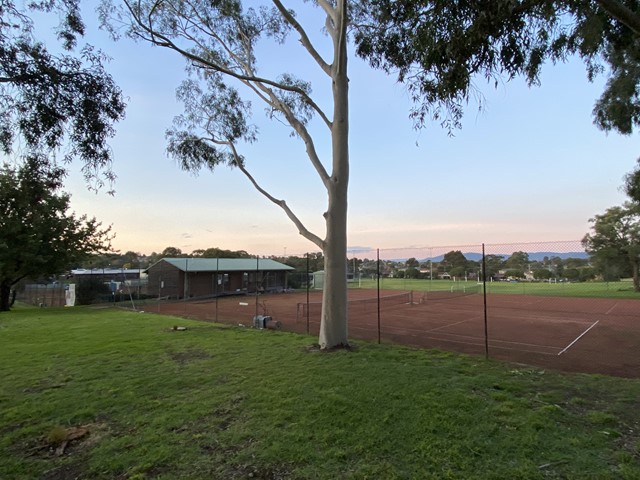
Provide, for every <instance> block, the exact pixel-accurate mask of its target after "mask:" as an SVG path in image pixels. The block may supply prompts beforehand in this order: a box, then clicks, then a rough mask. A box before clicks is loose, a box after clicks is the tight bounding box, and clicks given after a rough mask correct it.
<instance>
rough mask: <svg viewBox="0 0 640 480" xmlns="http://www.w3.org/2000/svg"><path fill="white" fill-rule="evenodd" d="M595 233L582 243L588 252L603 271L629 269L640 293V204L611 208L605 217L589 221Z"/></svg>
mask: <svg viewBox="0 0 640 480" xmlns="http://www.w3.org/2000/svg"><path fill="white" fill-rule="evenodd" d="M589 221H590V222H591V223H592V224H593V225H592V227H591V229H592V233H588V234H587V235H585V237H584V238H583V240H582V243H583V245H584V247H585V249H586V251H587V252H588V253H589V254H591V255H592V257H593V258H594V260H595V263H596V265H597V266H599V269H600V272H601V273H603V274H604V275H605V276H607V277H610V276H611V275H612V272H611V270H604V269H603V267H602V265H607V266H608V267H609V269H611V268H614V269H615V268H616V267H618V266H620V267H622V268H624V267H627V268H628V269H629V271H630V272H631V274H632V276H633V284H634V288H635V289H636V291H638V292H640V278H639V276H640V275H639V268H640V205H637V204H633V203H625V204H624V205H623V206H616V207H611V208H608V209H607V210H606V211H605V212H604V213H603V214H600V215H596V216H595V217H593V218H592V219H590V220H589Z"/></svg>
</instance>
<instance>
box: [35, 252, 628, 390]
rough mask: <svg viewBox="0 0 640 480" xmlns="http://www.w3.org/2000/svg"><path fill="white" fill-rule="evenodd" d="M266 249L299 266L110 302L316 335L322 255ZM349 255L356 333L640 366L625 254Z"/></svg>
mask: <svg viewBox="0 0 640 480" xmlns="http://www.w3.org/2000/svg"><path fill="white" fill-rule="evenodd" d="M269 258H270V259H273V260H276V261H278V262H281V263H284V264H287V265H289V266H291V267H293V268H294V270H293V271H289V272H287V275H286V277H283V278H278V279H277V280H274V279H275V278H276V277H275V276H272V278H270V277H269V275H262V274H260V273H259V272H247V274H246V275H245V276H246V277H247V278H246V279H245V280H246V288H244V289H241V290H238V289H232V288H226V287H225V288H221V287H220V285H221V282H222V285H223V286H224V285H226V284H225V283H224V282H230V281H231V280H232V279H226V280H225V279H224V276H223V275H222V274H219V272H218V273H215V274H214V273H212V274H210V276H211V279H209V280H206V282H205V283H207V282H208V283H207V285H209V283H211V284H212V285H213V287H211V288H214V290H212V291H213V292H216V294H209V295H200V296H194V295H184V297H183V298H179V297H180V296H179V295H168V294H167V292H169V290H171V289H172V288H173V289H174V290H176V291H177V289H178V287H180V288H182V286H183V285H184V280H180V279H179V278H178V277H175V278H173V277H170V276H167V275H163V277H162V278H163V280H162V282H163V283H162V284H158V285H145V286H141V285H135V286H134V287H131V286H129V287H128V288H129V291H128V292H125V290H123V289H120V290H118V291H117V294H116V293H115V292H113V291H111V292H110V295H111V297H109V298H108V299H103V301H111V302H113V304H114V305H118V306H122V307H126V308H135V309H137V310H144V311H148V312H154V313H166V314H172V315H178V316H184V317H189V318H194V319H200V320H207V321H216V322H223V323H228V324H233V325H239V326H243V327H258V328H267V329H269V328H274V329H283V330H287V331H292V332H298V333H303V334H309V335H313V336H316V335H317V334H318V331H319V325H320V320H321V310H322V309H321V302H322V295H323V293H322V286H323V283H324V265H323V258H322V255H321V254H319V253H317V252H314V253H305V254H300V255H289V256H287V257H284V256H277V255H274V256H272V257H269ZM256 260H257V259H256ZM347 260H348V261H347V272H346V275H347V283H348V287H349V304H348V319H349V334H350V337H351V338H352V339H354V340H359V339H360V340H371V341H378V342H381V343H384V342H393V343H399V344H404V345H413V346H418V347H429V348H438V349H442V350H448V351H457V352H463V353H470V354H474V355H478V356H484V357H489V358H495V359H501V360H508V361H512V362H516V363H523V364H528V365H538V366H542V367H551V368H556V369H562V370H567V371H581V372H598V373H607V374H614V375H620V376H627V377H640V293H639V292H637V291H636V289H635V288H634V283H633V281H632V279H631V278H630V276H631V271H632V269H631V267H630V265H625V264H624V262H621V261H619V259H618V260H616V261H612V262H607V261H603V260H602V259H596V258H593V257H591V256H590V255H589V254H587V253H586V252H585V251H584V249H583V247H582V244H581V242H580V241H562V242H538V243H509V244H507V243H505V244H484V245H483V244H475V245H474V244H462V245H451V246H437V247H422V248H397V249H373V248H371V249H366V248H358V249H351V250H349V252H348V258H347ZM165 273H166V272H165ZM252 275H254V276H253V277H252ZM207 278H209V277H207ZM216 279H218V281H217V282H216ZM270 282H271V283H273V285H271V283H270ZM129 283H131V284H133V283H135V281H133V280H132V281H131V282H129ZM216 283H217V286H216ZM123 285H124V283H123ZM194 285H195V284H194ZM265 285H268V286H270V287H269V288H265ZM271 287H274V288H271ZM27 292H28V293H27ZM56 292H57V293H56ZM107 294H109V292H107ZM24 295H25V296H26V297H27V298H28V299H29V300H28V301H29V303H32V304H36V305H37V304H42V305H52V306H54V305H63V304H64V290H63V287H57V290H56V289H54V288H49V287H43V286H37V287H34V288H30V289H28V290H26V291H25V292H24Z"/></svg>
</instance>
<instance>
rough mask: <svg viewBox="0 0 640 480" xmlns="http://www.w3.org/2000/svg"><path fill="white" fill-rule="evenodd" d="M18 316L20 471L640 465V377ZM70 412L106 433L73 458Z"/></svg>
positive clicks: (15, 419)
mask: <svg viewBox="0 0 640 480" xmlns="http://www.w3.org/2000/svg"><path fill="white" fill-rule="evenodd" d="M175 325H180V326H185V327H186V328H187V330H186V331H183V332H176V331H173V330H172V327H173V326H175ZM2 332H3V334H2V336H0V376H1V377H2V379H3V384H2V393H1V394H0V395H1V398H2V402H3V408H2V409H1V410H0V431H2V432H3V435H1V436H0V449H2V451H3V461H2V462H0V477H2V478H13V479H19V478H24V479H27V478H91V479H95V480H104V479H114V478H130V479H133V478H194V479H195V478H219V479H246V478H272V479H276V478H290V479H306V478H314V479H318V480H322V479H345V478H380V479H392V478H425V479H427V478H447V477H448V478H465V479H481V478H482V479H484V478H494V479H498V478H522V479H542V478H598V479H602V480H609V479H611V480H612V479H616V480H630V479H634V478H638V475H640V464H639V463H638V446H639V444H638V442H640V438H639V434H638V432H639V429H638V417H637V411H638V408H640V404H639V403H638V402H639V401H640V381H638V380H632V379H620V378H613V377H606V376H602V375H569V374H558V373H554V372H552V371H548V370H547V371H543V370H539V369H536V368H530V367H524V366H522V365H515V366H514V365H508V364H502V363H498V362H493V361H484V360H482V359H479V358H474V357H470V356H463V355H456V354H448V353H442V352H438V351H430V350H418V349H411V348H401V347H398V346H393V345H375V344H371V343H361V344H360V345H359V348H358V349H357V350H356V351H354V352H344V351H342V352H334V353H332V354H331V357H330V358H329V357H327V355H323V354H317V353H313V352H309V351H308V350H307V349H306V348H305V347H306V346H307V345H308V344H309V337H304V336H298V335H293V334H287V333H282V332H265V331H257V330H253V329H240V328H229V327H222V326H220V325H213V324H210V323H206V322H205V323H203V322H196V321H192V320H187V319H177V318H175V317H165V316H152V315H150V314H148V313H147V314H141V313H130V312H123V311H120V310H116V309H103V310H99V311H96V310H90V309H86V308H73V309H46V310H42V309H16V310H15V311H13V312H11V313H10V314H9V316H8V317H7V318H6V319H5V320H4V321H3V330H2ZM18 353H19V354H18ZM265 353H267V354H265ZM132 359H135V361H132ZM329 365H330V367H331V368H328V366H329ZM347 417H348V425H347V424H345V418H347ZM56 426H63V427H65V428H70V427H81V426H84V427H85V428H87V429H89V431H90V434H89V435H88V436H87V437H84V438H83V439H79V440H77V441H74V442H71V443H70V445H69V448H68V451H67V453H66V454H65V455H63V456H60V457H57V456H55V455H53V454H52V453H51V451H50V450H49V448H48V447H49V441H48V439H47V437H48V436H49V435H50V433H51V432H52V429H53V428H55V427H56Z"/></svg>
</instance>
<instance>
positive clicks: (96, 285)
mask: <svg viewBox="0 0 640 480" xmlns="http://www.w3.org/2000/svg"><path fill="white" fill-rule="evenodd" d="M110 297H111V290H110V289H109V286H108V285H107V284H106V283H104V281H103V279H102V278H99V277H95V278H92V277H89V278H86V279H82V280H81V281H78V283H77V287H76V305H91V304H92V303H104V301H105V299H106V298H109V299H110Z"/></svg>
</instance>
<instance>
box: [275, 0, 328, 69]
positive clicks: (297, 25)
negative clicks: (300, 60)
mask: <svg viewBox="0 0 640 480" xmlns="http://www.w3.org/2000/svg"><path fill="white" fill-rule="evenodd" d="M272 1H273V3H274V4H275V6H276V7H277V8H278V10H279V11H280V14H281V15H282V16H283V17H284V19H285V20H286V21H287V23H289V25H291V26H292V27H293V28H295V30H296V31H297V32H298V34H299V35H300V43H301V44H302V46H303V47H304V48H305V49H306V50H307V51H308V52H309V54H310V55H311V57H312V58H313V59H314V60H315V61H316V63H317V64H318V65H319V66H320V68H321V69H322V71H323V72H324V73H326V74H327V75H329V76H331V66H330V65H329V64H328V63H327V62H326V61H325V60H324V59H323V58H322V56H321V55H320V54H319V53H318V51H317V50H316V49H315V48H314V46H313V44H312V43H311V40H309V37H308V36H307V32H305V30H304V28H302V25H300V23H299V22H298V21H297V20H296V19H295V18H294V17H293V16H292V15H291V13H289V11H288V10H287V9H286V8H284V6H283V5H282V3H280V0H272Z"/></svg>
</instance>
